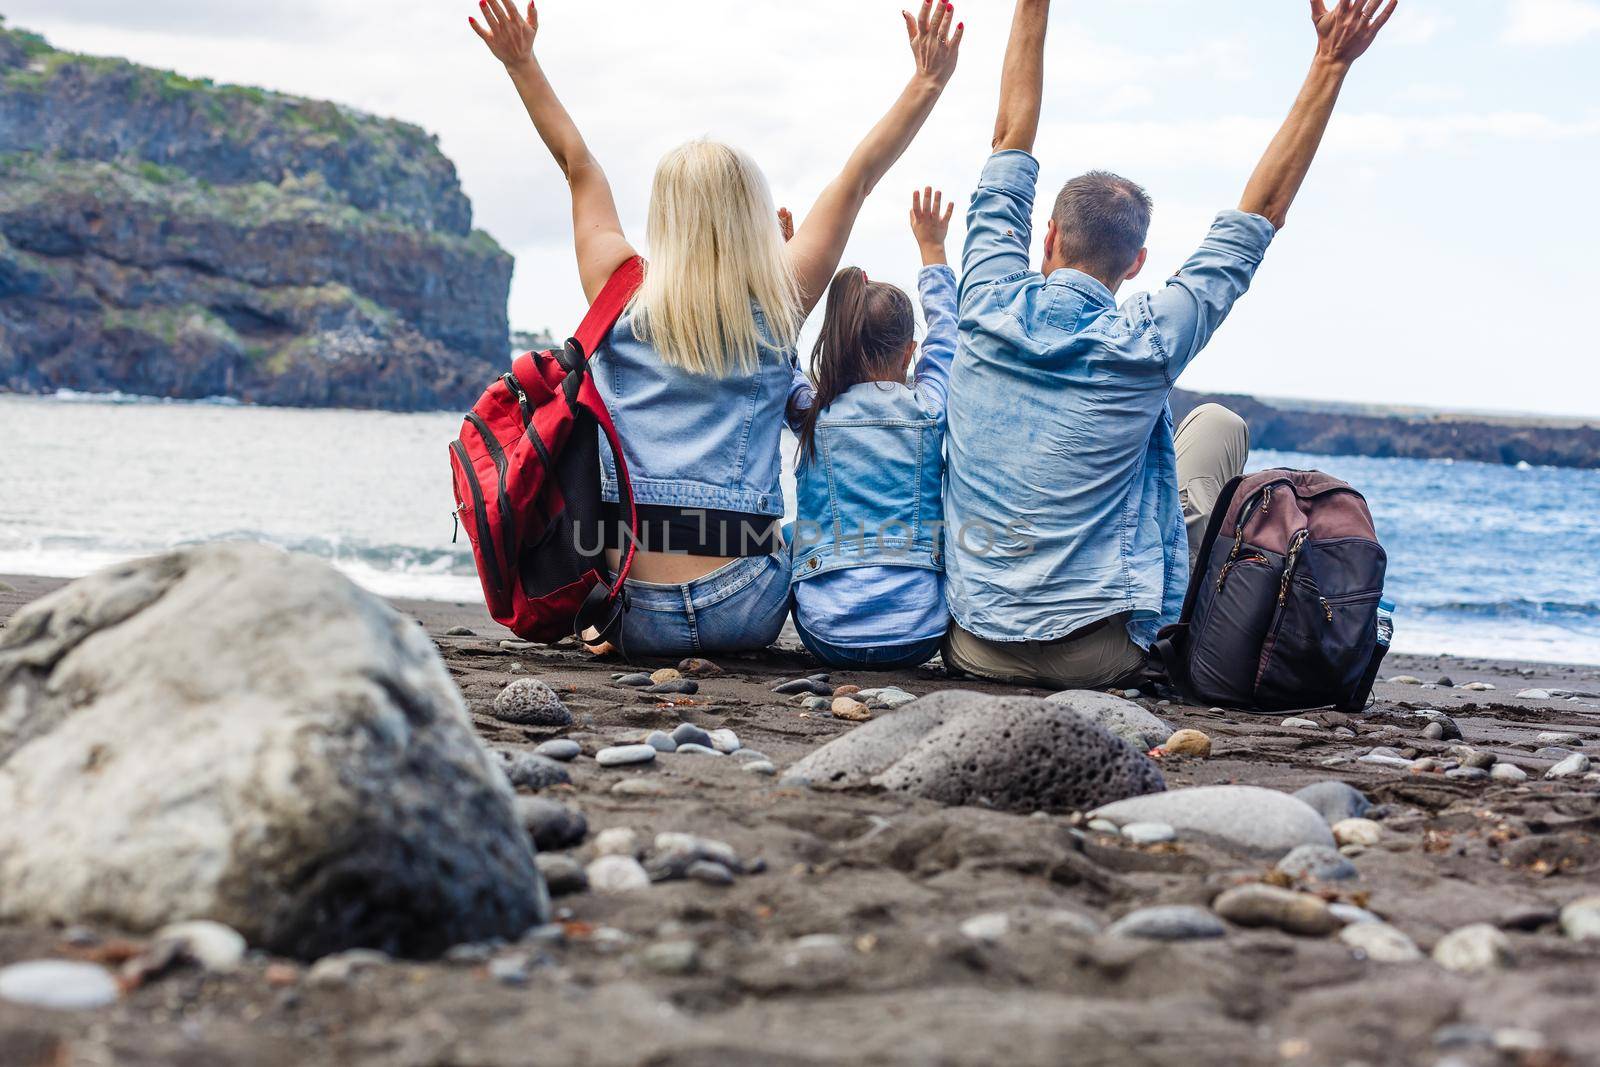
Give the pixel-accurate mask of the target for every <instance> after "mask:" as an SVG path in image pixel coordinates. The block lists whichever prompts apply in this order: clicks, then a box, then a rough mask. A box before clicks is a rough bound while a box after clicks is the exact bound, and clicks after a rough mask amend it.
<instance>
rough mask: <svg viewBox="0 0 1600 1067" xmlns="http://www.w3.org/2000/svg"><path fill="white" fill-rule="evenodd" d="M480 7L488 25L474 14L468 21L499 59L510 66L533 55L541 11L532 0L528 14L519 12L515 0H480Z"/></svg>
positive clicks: (530, 0)
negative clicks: (479, 21)
mask: <svg viewBox="0 0 1600 1067" xmlns="http://www.w3.org/2000/svg"><path fill="white" fill-rule="evenodd" d="M478 10H479V11H480V12H481V13H482V14H483V18H484V21H485V22H487V23H488V24H489V28H488V29H487V30H485V29H484V28H483V27H482V26H480V25H478V20H477V19H475V18H468V19H467V22H468V23H470V24H471V26H472V31H473V32H474V33H476V34H477V35H478V36H479V37H480V38H481V39H482V40H483V43H484V44H486V45H488V46H489V51H491V52H493V53H494V57H495V58H496V59H498V60H499V61H500V62H502V63H504V64H505V65H506V66H508V67H510V66H515V65H516V64H518V63H521V62H522V61H524V60H526V59H528V58H529V57H530V56H532V55H533V41H534V38H536V37H538V36H539V11H538V8H536V7H535V6H534V4H533V2H532V0H529V3H528V17H527V18H523V17H522V15H520V14H518V13H517V7H516V4H515V3H513V2H512V0H478Z"/></svg>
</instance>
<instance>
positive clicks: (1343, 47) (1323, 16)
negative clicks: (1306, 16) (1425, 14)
mask: <svg viewBox="0 0 1600 1067" xmlns="http://www.w3.org/2000/svg"><path fill="white" fill-rule="evenodd" d="M1399 3H1400V0H1389V5H1388V6H1387V7H1384V6H1383V0H1334V5H1333V7H1332V8H1331V9H1330V8H1329V7H1328V6H1327V4H1326V3H1325V2H1324V0H1311V21H1312V23H1313V24H1314V25H1315V26H1316V27H1317V58H1318V59H1321V60H1325V61H1327V62H1329V63H1334V64H1337V65H1340V66H1345V67H1348V66H1349V65H1350V64H1352V63H1354V62H1355V61H1356V60H1358V59H1360V58H1361V57H1362V55H1364V54H1365V53H1366V51H1367V49H1368V48H1371V47H1372V42H1373V41H1374V40H1376V39H1377V37H1378V31H1379V30H1381V29H1383V26H1384V23H1386V22H1388V21H1389V16H1391V15H1393V14H1394V9H1395V8H1396V7H1398V6H1399ZM1379 8H1382V9H1383V10H1382V13H1381V14H1380V13H1379Z"/></svg>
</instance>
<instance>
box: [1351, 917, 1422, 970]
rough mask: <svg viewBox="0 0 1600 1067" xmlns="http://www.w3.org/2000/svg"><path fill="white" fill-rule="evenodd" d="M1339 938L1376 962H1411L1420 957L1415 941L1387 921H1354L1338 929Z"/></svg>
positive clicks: (1420, 951) (1420, 952)
mask: <svg viewBox="0 0 1600 1067" xmlns="http://www.w3.org/2000/svg"><path fill="white" fill-rule="evenodd" d="M1339 940H1340V941H1342V942H1344V943H1345V944H1346V945H1349V946H1350V947H1351V948H1353V949H1355V950H1356V951H1357V952H1360V953H1361V954H1362V955H1364V956H1366V957H1367V959H1369V960H1373V961H1374V962H1377V963H1411V962H1413V961H1415V960H1420V959H1422V950H1421V949H1419V948H1417V945H1416V942H1414V941H1412V940H1411V939H1410V938H1409V937H1407V936H1406V935H1405V934H1403V933H1401V932H1400V931H1399V930H1396V929H1395V928H1394V927H1392V926H1390V925H1389V924H1388V923H1356V924H1354V925H1351V926H1346V927H1345V928H1344V929H1343V930H1340V931H1339Z"/></svg>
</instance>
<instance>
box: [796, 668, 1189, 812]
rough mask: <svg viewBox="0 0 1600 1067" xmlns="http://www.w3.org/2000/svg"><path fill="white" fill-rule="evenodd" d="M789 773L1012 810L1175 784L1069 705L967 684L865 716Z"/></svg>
mask: <svg viewBox="0 0 1600 1067" xmlns="http://www.w3.org/2000/svg"><path fill="white" fill-rule="evenodd" d="M785 781H796V782H798V781H806V782H810V783H813V784H814V785H816V786H823V787H828V786H833V787H851V786H862V785H867V784H875V785H878V786H881V787H883V788H885V789H888V790H891V791H894V792H903V793H909V794H912V795H914V796H921V797H925V798H927V799H930V800H936V801H939V802H941V803H944V804H952V805H967V804H982V805H985V806H988V807H992V808H997V809H1000V810H1003V811H1035V810H1056V811H1068V810H1081V809H1084V808H1089V807H1093V806H1094V805H1096V804H1101V803H1105V802H1107V801H1113V800H1118V799H1121V798H1124V797H1129V796H1137V795H1140V794H1143V793H1150V792H1154V791H1157V790H1161V789H1164V788H1166V785H1165V782H1164V780H1163V779H1162V777H1161V772H1160V770H1159V769H1158V768H1157V767H1156V765H1155V764H1154V763H1153V762H1151V761H1150V760H1149V759H1147V758H1146V757H1145V756H1144V755H1143V754H1142V753H1140V752H1138V751H1136V750H1135V749H1134V748H1133V747H1132V746H1130V745H1128V744H1127V743H1126V742H1124V741H1122V740H1121V739H1119V738H1116V737H1113V736H1112V735H1111V734H1109V733H1107V732H1106V731H1105V730H1104V729H1103V728H1101V727H1100V726H1098V725H1096V724H1095V723H1093V722H1091V721H1089V719H1088V718H1086V717H1085V716H1083V715H1080V714H1078V713H1076V712H1074V711H1072V710H1070V709H1068V708H1066V707H1064V706H1062V705H1060V704H1053V703H1051V702H1049V701H1047V700H1041V699H1038V698H1035V697H993V696H985V695H983V694H979V693H969V692H963V691H959V690H951V691H947V692H942V693H936V694H934V695H932V696H928V697H924V698H922V699H921V700H918V701H917V702H916V703H914V704H911V705H908V706H907V707H905V708H902V709H900V710H899V711H895V712H891V713H888V714H885V715H882V716H880V717H879V718H877V719H874V720H873V721H871V722H869V723H866V724H865V725H863V726H861V727H859V728H857V729H856V730H853V731H852V732H850V733H849V734H846V735H845V736H844V737H841V738H839V739H838V740H836V741H833V742H832V743H830V744H828V745H825V746H823V747H822V748H820V749H818V750H817V751H815V752H813V753H812V754H811V755H810V756H807V757H806V758H805V759H804V760H801V761H800V762H799V763H798V764H796V765H795V766H794V767H792V768H791V769H790V771H789V773H788V774H787V775H786V776H785ZM1128 821H1156V822H1160V821H1170V820H1161V819H1159V818H1158V819H1153V820H1128Z"/></svg>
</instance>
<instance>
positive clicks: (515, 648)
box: [500, 638, 539, 652]
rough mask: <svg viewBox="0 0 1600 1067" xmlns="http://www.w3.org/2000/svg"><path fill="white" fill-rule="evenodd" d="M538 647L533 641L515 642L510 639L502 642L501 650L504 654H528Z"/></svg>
mask: <svg viewBox="0 0 1600 1067" xmlns="http://www.w3.org/2000/svg"><path fill="white" fill-rule="evenodd" d="M538 647H539V646H538V645H535V644H534V643H533V642H532V641H515V640H511V639H509V638H508V639H506V640H504V641H501V642H500V649H501V651H504V652H527V651H530V650H532V649H535V648H538Z"/></svg>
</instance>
